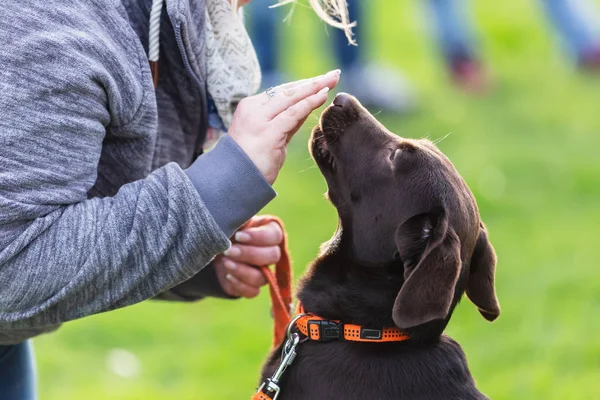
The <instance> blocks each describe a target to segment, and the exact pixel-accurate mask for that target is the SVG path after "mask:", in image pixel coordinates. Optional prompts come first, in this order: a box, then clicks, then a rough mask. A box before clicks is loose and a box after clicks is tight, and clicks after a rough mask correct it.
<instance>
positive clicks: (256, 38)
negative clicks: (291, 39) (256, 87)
mask: <svg viewBox="0 0 600 400" xmlns="http://www.w3.org/2000/svg"><path fill="white" fill-rule="evenodd" d="M273 4H275V2H274V1H271V0H254V1H251V2H250V3H248V4H247V5H246V6H244V10H245V14H246V15H247V16H248V17H249V18H248V19H247V21H246V28H247V29H248V32H249V33H250V36H251V38H252V44H253V45H254V48H255V49H256V55H257V56H258V62H259V63H260V68H261V72H262V86H263V88H268V87H272V86H277V85H280V84H282V83H285V82H288V81H289V80H290V79H288V77H287V76H286V75H285V74H283V73H281V71H280V69H279V49H280V45H281V43H280V40H279V39H280V35H278V28H279V24H281V23H283V22H282V21H283V18H284V17H285V14H284V13H283V12H282V11H283V10H282V8H269V6H270V5H273Z"/></svg>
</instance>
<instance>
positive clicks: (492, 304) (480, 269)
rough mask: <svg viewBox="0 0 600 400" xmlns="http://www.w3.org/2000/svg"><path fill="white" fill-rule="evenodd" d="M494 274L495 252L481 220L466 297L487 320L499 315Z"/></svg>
mask: <svg viewBox="0 0 600 400" xmlns="http://www.w3.org/2000/svg"><path fill="white" fill-rule="evenodd" d="M495 274H496V252H495V251H494V248H493V247H492V244H491V243H490V241H489V240H488V236H487V230H486V229H485V225H484V224H483V222H482V223H481V224H480V229H479V237H478V238H477V244H476V245H475V250H474V251H473V255H472V256H471V267H470V271H469V282H468V284H467V297H468V298H469V299H470V300H471V301H472V302H473V304H475V305H476V306H477V308H479V312H480V313H481V315H483V317H484V318H485V319H487V320H488V321H493V320H495V319H496V318H498V316H499V315H500V304H499V303H498V299H497V298H496V290H495V288H494V277H495Z"/></svg>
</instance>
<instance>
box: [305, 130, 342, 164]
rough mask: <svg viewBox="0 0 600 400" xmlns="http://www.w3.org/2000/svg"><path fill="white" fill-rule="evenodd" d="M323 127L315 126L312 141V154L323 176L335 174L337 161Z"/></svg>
mask: <svg viewBox="0 0 600 400" xmlns="http://www.w3.org/2000/svg"><path fill="white" fill-rule="evenodd" d="M326 135H327V133H325V132H324V131H323V129H322V127H321V125H320V124H319V125H317V126H315V128H314V129H313V132H312V136H311V139H310V153H311V155H312V157H313V159H314V160H315V162H316V163H317V166H318V167H319V169H320V170H321V172H322V173H323V174H326V173H332V172H335V168H336V160H335V157H334V155H333V154H332V152H331V150H330V147H329V145H328V143H327V138H326Z"/></svg>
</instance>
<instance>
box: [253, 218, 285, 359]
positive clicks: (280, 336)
mask: <svg viewBox="0 0 600 400" xmlns="http://www.w3.org/2000/svg"><path fill="white" fill-rule="evenodd" d="M271 222H275V223H276V224H278V225H279V226H280V227H281V230H282V231H283V241H282V242H281V244H280V245H279V249H280V250H281V259H280V260H279V262H278V263H277V264H275V273H273V271H271V269H269V266H268V265H262V266H260V267H259V268H260V270H261V272H262V273H263V275H264V276H265V278H266V279H267V281H268V282H269V292H270V294H271V304H272V307H273V319H274V326H273V347H277V346H279V345H280V344H281V343H282V342H283V340H284V339H285V334H286V328H287V326H288V324H289V323H290V321H291V320H292V316H291V310H290V308H291V304H292V266H291V263H290V253H289V250H288V247H287V234H286V232H285V228H284V226H283V222H282V221H281V219H279V218H278V217H275V216H272V215H264V216H259V217H257V218H254V219H253V220H251V221H250V222H249V223H248V224H246V225H245V226H244V228H254V227H257V226H263V225H267V224H269V223H271Z"/></svg>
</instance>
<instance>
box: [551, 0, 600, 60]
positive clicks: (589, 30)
mask: <svg viewBox="0 0 600 400" xmlns="http://www.w3.org/2000/svg"><path fill="white" fill-rule="evenodd" d="M542 5H543V7H544V10H545V12H546V15H547V16H548V19H549V20H550V22H551V24H552V26H553V27H554V29H555V30H556V31H557V33H558V35H559V36H560V39H561V41H562V42H563V44H564V46H565V47H566V49H567V51H568V52H569V54H571V55H572V57H573V58H574V59H575V60H576V62H577V63H578V65H579V66H580V67H581V68H584V69H590V70H595V71H600V37H599V34H598V27H599V25H598V23H599V22H600V19H599V18H598V13H597V11H598V10H597V9H595V7H594V4H593V2H591V1H589V0H542Z"/></svg>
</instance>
